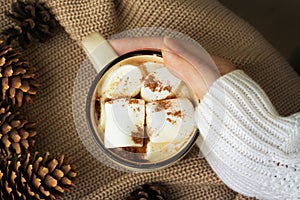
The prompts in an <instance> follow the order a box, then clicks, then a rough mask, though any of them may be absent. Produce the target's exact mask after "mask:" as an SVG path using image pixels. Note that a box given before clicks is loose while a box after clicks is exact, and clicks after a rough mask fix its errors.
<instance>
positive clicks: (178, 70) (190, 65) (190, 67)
mask: <svg viewBox="0 0 300 200" xmlns="http://www.w3.org/2000/svg"><path fill="white" fill-rule="evenodd" d="M109 42H110V44H111V46H112V47H113V48H114V50H115V51H116V52H117V54H119V55H122V54H125V53H128V52H131V51H136V50H146V49H151V50H157V51H162V55H163V59H164V62H165V65H166V67H167V68H168V69H169V70H170V71H171V73H173V74H174V75H175V76H177V77H178V78H179V79H181V80H183V81H184V82H185V83H186V84H187V85H188V86H189V87H190V88H191V89H192V90H193V91H194V92H195V94H196V95H197V96H198V98H199V99H202V97H203V96H204V94H205V93H206V92H207V90H208V88H209V87H210V86H211V85H212V84H213V82H214V81H215V80H216V79H217V78H219V77H220V73H219V71H218V67H217V66H216V64H215V62H214V60H213V59H212V58H211V57H210V55H209V54H208V53H207V52H206V50H205V49H204V48H203V47H201V46H200V45H199V44H196V43H192V42H189V41H183V40H177V39H172V38H170V37H164V38H160V37H142V38H122V39H114V40H110V41H109ZM214 59H215V60H216V61H217V62H218V63H221V65H222V66H225V67H224V69H222V74H223V73H224V72H223V71H225V72H226V69H227V68H226V66H228V63H227V64H226V63H225V61H224V60H222V59H221V58H218V57H214ZM229 66H230V65H229ZM227 71H228V70H227Z"/></svg>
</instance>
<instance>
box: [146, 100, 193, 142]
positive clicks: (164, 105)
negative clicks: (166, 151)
mask: <svg viewBox="0 0 300 200" xmlns="http://www.w3.org/2000/svg"><path fill="white" fill-rule="evenodd" d="M193 116H194V107H193V105H192V103H191V102H190V101H189V100H188V99H186V98H178V99H168V100H161V101H156V102H151V103H147V104H146V125H147V134H148V136H149V139H150V141H151V142H156V143H165V142H167V143H174V142H175V143H176V142H178V141H182V140H186V139H187V138H188V137H189V136H190V135H191V134H192V133H193V132H194V130H195V129H196V124H195V121H194V118H193Z"/></svg>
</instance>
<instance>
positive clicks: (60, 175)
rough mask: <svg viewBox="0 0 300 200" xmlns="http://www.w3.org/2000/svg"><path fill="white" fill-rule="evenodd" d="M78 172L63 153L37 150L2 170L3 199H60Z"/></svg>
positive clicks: (0, 183) (1, 193) (19, 157)
mask: <svg viewBox="0 0 300 200" xmlns="http://www.w3.org/2000/svg"><path fill="white" fill-rule="evenodd" d="M76 176H77V173H76V172H75V171H74V169H73V168H72V167H71V165H70V164H69V163H68V161H66V160H65V157H64V156H61V157H60V159H59V160H57V159H55V158H53V157H50V154H49V153H46V154H45V155H44V156H43V157H42V156H39V155H38V153H35V154H34V156H31V155H30V154H29V153H28V154H25V155H24V156H18V157H17V158H14V159H12V160H9V161H8V162H7V164H6V165H5V166H4V167H3V168H2V169H1V170H0V179H1V181H0V186H1V189H2V190H0V196H1V199H24V200H25V199H57V198H58V197H59V196H62V195H63V193H64V192H65V191H67V190H69V189H71V188H72V187H74V183H73V181H74V179H75V178H76Z"/></svg>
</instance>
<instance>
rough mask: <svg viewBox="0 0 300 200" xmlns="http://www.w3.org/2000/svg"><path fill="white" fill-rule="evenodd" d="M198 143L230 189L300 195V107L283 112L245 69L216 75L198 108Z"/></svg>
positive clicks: (264, 194)
mask: <svg viewBox="0 0 300 200" xmlns="http://www.w3.org/2000/svg"><path fill="white" fill-rule="evenodd" d="M196 121H197V124H198V127H200V132H201V136H202V137H203V141H204V142H203V143H202V144H200V145H199V146H200V148H201V150H202V152H203V154H204V156H205V157H206V159H207V161H208V162H209V164H210V165H211V167H212V168H213V169H214V171H215V172H216V173H217V174H218V176H219V177H220V178H221V179H222V180H223V181H224V182H225V183H226V184H227V185H228V186H229V187H231V188H232V189H234V190H235V191H238V192H240V193H242V194H245V195H247V196H254V197H257V198H260V199H296V198H299V197H300V188H299V185H300V126H299V125H300V113H295V114H293V115H291V116H289V117H281V116H279V115H278V113H277V112H276V110H275V108H274V107H273V106H272V104H271V102H270V101H269V99H268V97H267V95H266V94H265V93H264V91H263V90H262V89H261V88H260V87H259V86H258V85H257V84H256V83H255V82H253V80H252V79H251V78H250V77H249V76H247V75H246V74H245V73H244V72H243V71H241V70H236V71H234V72H231V73H229V74H227V75H225V76H223V77H222V78H220V79H218V80H217V81H216V82H215V83H214V84H213V85H212V86H211V87H210V89H209V92H208V93H207V94H206V95H205V96H204V98H203V100H202V101H201V103H200V105H199V106H198V107H197V109H196Z"/></svg>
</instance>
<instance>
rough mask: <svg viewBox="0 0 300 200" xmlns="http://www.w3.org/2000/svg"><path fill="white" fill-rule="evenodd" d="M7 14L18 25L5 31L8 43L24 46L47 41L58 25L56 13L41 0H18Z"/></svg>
mask: <svg viewBox="0 0 300 200" xmlns="http://www.w3.org/2000/svg"><path fill="white" fill-rule="evenodd" d="M7 15H8V16H9V17H10V18H11V19H12V20H13V21H15V22H16V24H17V26H16V27H13V28H10V29H7V30H6V31H4V32H3V34H4V35H6V44H14V43H19V44H20V46H21V47H23V48H27V47H28V46H30V45H31V44H32V43H33V42H45V41H46V40H47V39H48V38H49V37H51V36H52V35H53V34H54V33H55V30H56V28H57V27H58V22H57V21H56V20H55V18H54V15H53V14H52V13H51V12H50V10H49V9H48V8H47V7H46V5H45V3H42V2H40V1H39V0H17V1H16V2H14V3H13V4H12V6H11V11H9V12H7Z"/></svg>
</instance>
